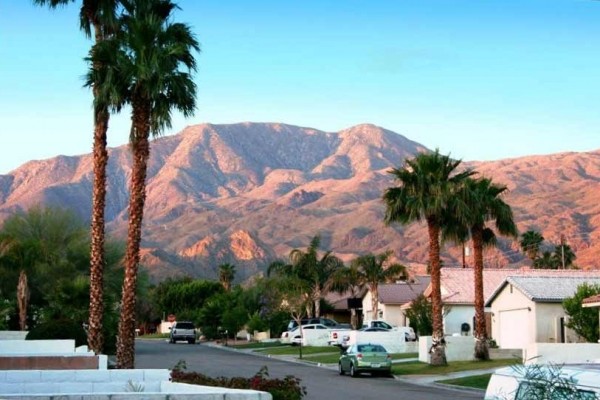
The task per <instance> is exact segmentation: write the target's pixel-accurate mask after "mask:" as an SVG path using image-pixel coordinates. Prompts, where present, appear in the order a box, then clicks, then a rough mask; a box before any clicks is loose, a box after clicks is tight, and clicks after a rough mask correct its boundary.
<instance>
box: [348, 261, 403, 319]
mask: <svg viewBox="0 0 600 400" xmlns="http://www.w3.org/2000/svg"><path fill="white" fill-rule="evenodd" d="M391 256H392V252H391V251H386V252H384V253H381V254H378V255H374V254H366V255H364V256H360V257H358V258H356V259H355V260H354V261H352V265H354V266H355V267H356V268H357V270H358V274H359V277H358V280H359V282H361V286H363V285H364V286H366V287H368V288H369V290H370V291H371V311H372V313H373V319H375V320H376V319H378V317H379V311H378V310H379V283H383V282H391V281H394V280H396V279H400V278H403V279H406V278H407V272H406V267H405V266H404V265H401V264H397V263H392V264H388V261H389V259H390V257H391ZM350 271H351V270H350Z"/></svg>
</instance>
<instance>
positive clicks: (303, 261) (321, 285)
mask: <svg viewBox="0 0 600 400" xmlns="http://www.w3.org/2000/svg"><path fill="white" fill-rule="evenodd" d="M320 245H321V237H320V236H319V235H316V236H314V237H313V238H312V240H311V241H310V245H309V246H308V248H307V249H306V251H303V250H301V249H294V250H292V251H291V252H290V255H289V258H290V263H289V264H286V263H285V262H282V261H278V262H274V263H272V264H271V265H270V266H269V270H268V274H271V273H272V272H276V273H277V274H279V275H280V276H283V277H290V278H292V277H293V278H294V279H297V280H300V281H303V282H305V283H306V285H305V287H306V288H307V290H306V291H305V293H304V294H303V297H306V298H307V299H310V303H309V302H306V301H305V302H304V304H306V305H307V310H306V311H307V312H306V314H307V316H308V317H316V318H319V317H320V316H321V300H322V299H323V298H324V297H325V296H326V295H327V293H329V292H330V291H332V290H334V289H335V285H336V284H337V281H336V279H335V277H336V276H337V271H339V270H340V269H341V268H343V266H344V263H343V262H342V260H340V259H339V258H337V257H336V256H335V255H333V253H332V252H331V251H326V252H325V253H324V254H323V255H322V256H321V257H320V258H319V254H318V250H319V246H320ZM311 304H312V307H311Z"/></svg>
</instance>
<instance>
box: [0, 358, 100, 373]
mask: <svg viewBox="0 0 600 400" xmlns="http://www.w3.org/2000/svg"><path fill="white" fill-rule="evenodd" d="M100 367H101V366H100V362H99V359H98V357H97V356H93V357H88V356H13V357H3V356H0V371H3V370H28V369H39V370H42V369H44V370H46V369H99V368H100Z"/></svg>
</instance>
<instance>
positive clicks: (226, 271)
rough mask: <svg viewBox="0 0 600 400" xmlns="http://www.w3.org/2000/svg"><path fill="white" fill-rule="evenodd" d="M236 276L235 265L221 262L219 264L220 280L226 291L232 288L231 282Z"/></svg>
mask: <svg viewBox="0 0 600 400" xmlns="http://www.w3.org/2000/svg"><path fill="white" fill-rule="evenodd" d="M234 277H235V265H231V264H221V265H219V282H221V285H223V289H225V291H226V292H229V291H230V290H231V283H232V282H233V278H234Z"/></svg>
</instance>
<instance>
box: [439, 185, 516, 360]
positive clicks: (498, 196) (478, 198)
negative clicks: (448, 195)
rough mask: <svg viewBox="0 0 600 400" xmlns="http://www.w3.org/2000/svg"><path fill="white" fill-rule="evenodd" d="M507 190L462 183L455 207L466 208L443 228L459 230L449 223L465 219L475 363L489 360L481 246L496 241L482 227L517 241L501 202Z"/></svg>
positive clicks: (509, 214)
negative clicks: (470, 260)
mask: <svg viewBox="0 0 600 400" xmlns="http://www.w3.org/2000/svg"><path fill="white" fill-rule="evenodd" d="M507 190H508V189H507V187H506V186H504V185H497V184H494V183H493V182H492V180H491V179H489V178H479V179H473V178H469V179H466V180H465V181H464V184H463V187H462V190H461V192H460V197H461V200H462V203H458V206H459V207H466V210H461V211H458V212H457V211H456V210H451V213H450V215H451V218H450V219H451V220H450V221H449V222H448V224H446V227H448V226H449V225H450V226H456V225H459V226H460V225H461V224H460V223H459V221H456V222H453V221H452V220H453V219H454V218H453V217H454V216H455V215H463V216H466V218H465V219H464V222H465V224H464V225H463V226H464V229H463V231H464V230H466V231H468V232H469V234H470V236H471V241H472V245H473V259H474V268H473V280H474V288H475V299H474V302H475V327H474V332H473V333H474V336H475V352H474V357H475V359H477V360H489V358H490V356H489V349H488V340H487V339H488V338H487V331H486V324H485V311H484V291H483V289H484V288H483V267H484V265H483V250H484V247H485V246H488V247H491V246H494V245H495V244H496V243H497V240H496V234H495V233H494V230H492V229H490V228H488V227H487V226H486V224H487V223H488V222H493V224H494V228H495V231H496V232H498V233H499V234H501V235H505V236H512V237H517V227H516V225H515V222H514V218H513V213H512V210H511V208H510V206H509V205H508V204H507V203H505V202H504V200H503V199H502V196H503V195H504V194H505V193H506V192H507ZM447 230H448V229H446V231H447ZM449 230H450V231H453V230H454V231H456V228H454V227H451V228H450V229H449Z"/></svg>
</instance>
